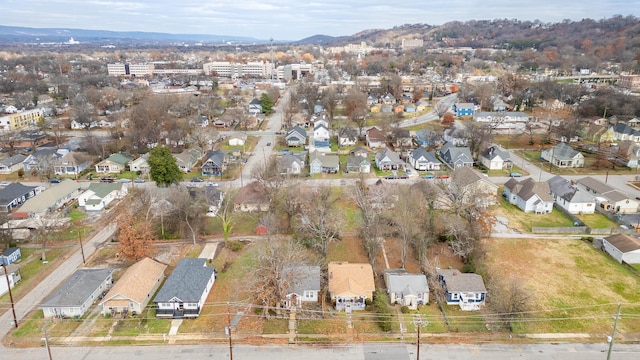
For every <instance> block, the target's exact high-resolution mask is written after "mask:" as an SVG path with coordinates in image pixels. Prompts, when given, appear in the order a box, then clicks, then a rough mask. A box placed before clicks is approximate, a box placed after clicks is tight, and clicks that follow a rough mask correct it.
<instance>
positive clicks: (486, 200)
mask: <svg viewBox="0 0 640 360" xmlns="http://www.w3.org/2000/svg"><path fill="white" fill-rule="evenodd" d="M449 189H450V190H451V193H452V194H453V195H454V196H455V197H456V198H458V199H459V200H460V201H461V202H462V203H464V204H471V203H474V202H475V203H476V205H478V206H480V207H483V208H486V207H488V206H491V205H496V204H497V203H498V196H497V194H498V185H496V184H494V183H493V182H491V181H489V178H487V177H486V176H482V174H480V172H478V171H476V170H474V169H473V168H471V167H468V166H462V167H459V168H457V169H455V170H453V171H452V172H451V182H450V183H449Z"/></svg>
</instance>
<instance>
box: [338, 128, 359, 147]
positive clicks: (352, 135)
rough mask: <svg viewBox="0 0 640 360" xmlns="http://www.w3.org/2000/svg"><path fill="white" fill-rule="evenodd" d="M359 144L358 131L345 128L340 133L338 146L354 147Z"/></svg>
mask: <svg viewBox="0 0 640 360" xmlns="http://www.w3.org/2000/svg"><path fill="white" fill-rule="evenodd" d="M357 143H358V130H356V129H354V128H349V127H345V128H342V129H340V131H338V145H340V146H354V145H355V144H357Z"/></svg>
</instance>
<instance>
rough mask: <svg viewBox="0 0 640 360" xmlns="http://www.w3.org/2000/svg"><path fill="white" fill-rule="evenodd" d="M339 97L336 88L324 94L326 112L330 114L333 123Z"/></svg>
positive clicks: (328, 89) (329, 89)
mask: <svg viewBox="0 0 640 360" xmlns="http://www.w3.org/2000/svg"><path fill="white" fill-rule="evenodd" d="M338 100H339V96H338V93H337V92H336V89H335V88H334V87H329V88H327V90H325V91H324V93H323V94H322V104H323V105H324V108H325V110H326V111H327V113H328V114H329V119H330V120H331V121H333V116H334V115H335V112H336V107H337V106H338Z"/></svg>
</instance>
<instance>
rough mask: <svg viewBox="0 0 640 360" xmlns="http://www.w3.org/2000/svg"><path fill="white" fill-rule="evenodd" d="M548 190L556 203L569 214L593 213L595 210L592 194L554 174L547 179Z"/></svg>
mask: <svg viewBox="0 0 640 360" xmlns="http://www.w3.org/2000/svg"><path fill="white" fill-rule="evenodd" d="M547 183H548V184H549V191H550V192H551V196H552V197H553V199H554V201H555V203H556V205H558V206H559V207H561V208H563V209H564V210H565V211H566V212H568V213H570V214H593V213H594V212H595V211H596V201H595V197H594V196H593V195H592V194H589V193H588V192H586V191H582V190H580V189H578V187H577V186H575V185H574V184H573V182H572V181H569V180H567V179H565V178H563V177H562V176H560V175H556V176H554V177H552V178H551V179H549V180H547Z"/></svg>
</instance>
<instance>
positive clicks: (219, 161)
mask: <svg viewBox="0 0 640 360" xmlns="http://www.w3.org/2000/svg"><path fill="white" fill-rule="evenodd" d="M200 169H201V171H202V176H221V175H222V173H223V172H224V170H225V169H226V165H225V153H224V151H222V150H209V151H207V153H206V154H205V156H204V160H202V166H200Z"/></svg>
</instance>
